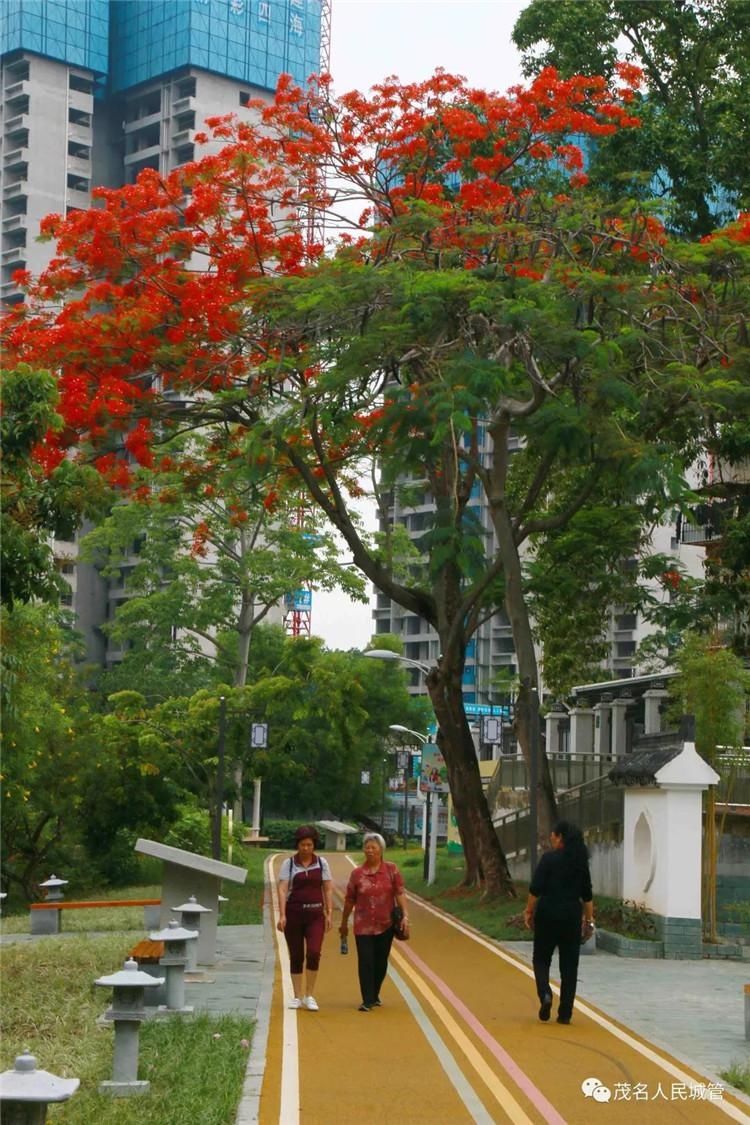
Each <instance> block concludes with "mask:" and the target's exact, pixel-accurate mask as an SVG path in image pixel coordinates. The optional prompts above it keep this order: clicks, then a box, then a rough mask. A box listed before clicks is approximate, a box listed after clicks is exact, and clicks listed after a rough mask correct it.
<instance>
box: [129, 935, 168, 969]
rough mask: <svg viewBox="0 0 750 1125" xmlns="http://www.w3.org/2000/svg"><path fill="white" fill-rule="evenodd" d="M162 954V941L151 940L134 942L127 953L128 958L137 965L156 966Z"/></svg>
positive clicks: (145, 939)
mask: <svg viewBox="0 0 750 1125" xmlns="http://www.w3.org/2000/svg"><path fill="white" fill-rule="evenodd" d="M163 953H164V942H163V941H152V940H151V938H144V939H143V941H139V942H136V944H135V945H134V946H133V948H132V949H131V950H130V952H129V953H128V957H132V958H133V959H134V960H136V961H137V962H138V964H139V965H158V964H159V962H160V960H161V958H162V955H163Z"/></svg>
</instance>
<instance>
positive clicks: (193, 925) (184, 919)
mask: <svg viewBox="0 0 750 1125" xmlns="http://www.w3.org/2000/svg"><path fill="white" fill-rule="evenodd" d="M170 909H171V910H172V911H174V913H175V914H179V915H180V922H181V923H182V925H183V926H184V927H185V929H187V930H197V931H198V936H199V937H200V928H201V914H213V911H212V910H211V908H210V907H209V906H201V904H200V903H199V902H198V901H197V900H196V897H195V895H191V896H190V898H189V899H188V900H187V902H183V903H182V905H181V906H172V907H171V908H170ZM197 968H198V942H197V941H196V942H192V943H191V944H190V945H189V946H188V961H187V965H186V966H185V971H186V972H188V973H194V972H195V971H196V969H197Z"/></svg>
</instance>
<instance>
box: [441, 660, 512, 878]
mask: <svg viewBox="0 0 750 1125" xmlns="http://www.w3.org/2000/svg"><path fill="white" fill-rule="evenodd" d="M427 687H428V689H429V692H430V699H431V700H432V705H433V707H434V709H435V717H436V718H437V721H438V736H437V742H438V746H439V748H440V751H441V753H442V755H443V757H444V758H445V764H446V767H447V769H448V783H449V786H450V791H451V797H452V799H453V809H454V812H455V814H456V821H457V823H458V830H459V833H460V835H461V843H462V844H463V849H464V860H465V864H466V872H465V876H464V882H465V884H469V885H474V886H479V885H483V886H484V890H485V894H486V895H488V896H493V895H494V896H499V895H503V896H505V897H513V896H515V890H514V887H513V880H512V879H511V876H510V872H509V871H508V863H507V860H506V858H505V854H504V852H503V849H502V847H501V845H500V840H499V839H498V836H497V833H496V832H495V828H494V825H493V824H492V820H491V818H490V811H489V808H488V807H487V801H486V800H485V797H484V793H483V791H482V779H481V776H480V773H479V763H478V762H477V755H476V751H475V749H474V741H473V739H472V737H471V731H470V730H469V724H468V722H467V720H466V715H465V713H464V706H463V695H462V692H461V669H460V667H459V668H458V669H456V668H451V667H446V664H445V658H444V657H441V661H440V665H439V666H438V667H437V668H435V669H433V670H432V671H431V672H430V674H429V676H428V677H427Z"/></svg>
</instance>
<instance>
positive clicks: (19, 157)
mask: <svg viewBox="0 0 750 1125" xmlns="http://www.w3.org/2000/svg"><path fill="white" fill-rule="evenodd" d="M28 165H29V150H28V149H27V148H13V149H11V150H10V151H9V152H6V153H5V155H4V156H3V168H5V171H6V172H13V171H21V170H22V169H24V168H27V167H28Z"/></svg>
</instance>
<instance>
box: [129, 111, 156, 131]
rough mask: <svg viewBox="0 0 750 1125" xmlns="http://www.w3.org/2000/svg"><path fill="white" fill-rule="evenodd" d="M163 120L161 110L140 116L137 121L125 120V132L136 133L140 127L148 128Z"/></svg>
mask: <svg viewBox="0 0 750 1125" xmlns="http://www.w3.org/2000/svg"><path fill="white" fill-rule="evenodd" d="M160 122H161V110H157V111H156V113H149V114H146V116H145V117H138V118H136V120H135V121H123V123H122V131H123V133H136V132H137V131H138V130H139V129H146V128H148V127H149V126H150V125H158V124H159V123H160Z"/></svg>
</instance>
